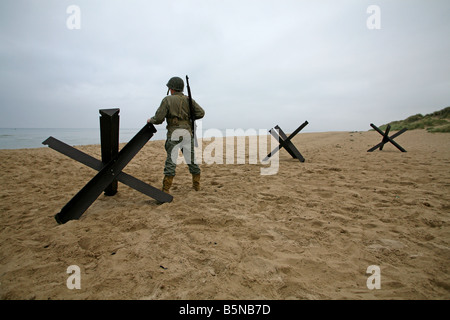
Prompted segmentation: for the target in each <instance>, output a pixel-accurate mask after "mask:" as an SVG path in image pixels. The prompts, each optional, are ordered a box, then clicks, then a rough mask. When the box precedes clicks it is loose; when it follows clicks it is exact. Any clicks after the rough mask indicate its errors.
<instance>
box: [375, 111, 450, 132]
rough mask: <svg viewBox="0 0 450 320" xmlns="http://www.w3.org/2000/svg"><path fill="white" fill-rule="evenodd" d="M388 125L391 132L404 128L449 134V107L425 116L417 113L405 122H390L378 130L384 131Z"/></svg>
mask: <svg viewBox="0 0 450 320" xmlns="http://www.w3.org/2000/svg"><path fill="white" fill-rule="evenodd" d="M388 125H390V126H391V130H392V131H398V130H401V129H403V128H406V129H408V130H414V129H426V130H427V131H428V132H450V107H447V108H444V109H442V110H439V111H435V112H433V113H430V114H427V115H425V116H424V115H422V114H420V113H419V114H416V115H413V116H410V117H408V118H406V119H405V120H398V121H392V122H390V123H387V124H384V125H382V126H380V129H381V130H383V131H384V130H386V127H387V126H388Z"/></svg>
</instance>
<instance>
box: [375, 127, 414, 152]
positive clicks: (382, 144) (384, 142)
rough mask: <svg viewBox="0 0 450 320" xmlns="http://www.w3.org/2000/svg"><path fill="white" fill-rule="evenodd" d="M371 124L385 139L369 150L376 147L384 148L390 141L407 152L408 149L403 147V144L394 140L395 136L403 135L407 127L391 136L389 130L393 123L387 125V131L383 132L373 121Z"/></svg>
mask: <svg viewBox="0 0 450 320" xmlns="http://www.w3.org/2000/svg"><path fill="white" fill-rule="evenodd" d="M370 126H371V127H372V128H373V129H375V131H377V132H378V133H379V134H381V135H382V136H383V140H381V142H380V143H379V144H377V145H376V146H374V147H372V148H370V149H369V150H367V152H372V151H374V150H376V149H380V150H383V147H384V145H385V144H386V143H388V142H390V143H392V144H393V145H394V146H395V147H396V148H397V149H398V150H400V151H401V152H406V150H405V149H403V147H402V146H401V145H399V144H398V143H397V142H395V141H394V138H396V137H398V136H399V135H401V134H402V133H403V132H405V131H406V130H407V129H406V128H403V129H402V130H400V131H398V132H397V133H395V134H393V135H392V136H390V137H389V131H390V130H391V125H389V124H388V125H387V127H386V131H385V132H383V131H382V130H381V129H380V128H378V127H377V126H376V125H374V124H373V123H371V124H370Z"/></svg>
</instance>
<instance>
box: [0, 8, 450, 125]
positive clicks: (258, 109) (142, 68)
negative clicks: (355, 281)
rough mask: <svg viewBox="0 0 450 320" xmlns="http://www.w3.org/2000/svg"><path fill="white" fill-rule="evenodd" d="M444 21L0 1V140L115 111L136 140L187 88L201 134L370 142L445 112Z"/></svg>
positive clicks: (449, 75) (420, 16)
mask: <svg viewBox="0 0 450 320" xmlns="http://www.w3.org/2000/svg"><path fill="white" fill-rule="evenodd" d="M70 5H76V6H78V8H79V9H80V16H79V17H80V19H79V22H80V24H79V27H80V29H69V28H68V26H67V22H68V21H69V22H72V24H71V25H74V24H73V23H74V22H75V21H77V20H74V17H75V16H74V15H73V14H74V13H75V12H73V11H71V12H70V13H67V9H68V7H69V6H70ZM370 5H377V6H378V8H379V9H380V11H379V18H380V19H379V22H380V24H379V27H380V29H369V28H368V26H367V20H369V22H372V25H373V22H376V21H377V20H374V19H375V18H376V17H377V16H375V15H374V14H376V12H374V11H371V12H369V13H368V12H367V9H368V7H369V6H370ZM449 17H450V1H448V0H387V1H381V0H370V1H366V0H329V1H325V0H303V1H302V0H220V1H219V0H172V1H168V0H164V1H163V0H161V1H148V0H142V1H137V0H123V1H119V0H116V1H114V0H89V1H88V0H70V1H65V0H53V1H52V0H35V1H30V0H28V1H24V0H2V1H1V2H0V26H1V28H0V39H1V47H0V48H1V49H0V81H1V84H0V127H7V128H11V127H18V128H19V127H20V128H96V127H98V126H99V121H98V117H99V112H98V110H99V109H106V108H120V110H121V111H120V121H121V126H122V127H124V128H141V127H142V126H143V125H144V124H145V121H146V120H147V118H149V117H151V116H153V115H154V113H155V111H156V109H157V108H158V106H159V104H160V102H161V100H162V99H163V98H164V96H165V94H166V92H167V88H166V83H167V81H168V80H169V78H170V77H172V76H179V77H182V78H184V77H185V76H186V75H189V79H190V85H191V90H192V94H193V98H194V99H195V100H196V101H197V102H198V103H199V104H200V105H201V106H202V107H203V108H204V109H205V111H206V116H205V118H204V120H203V129H206V128H221V129H226V128H243V129H249V128H254V129H264V128H266V129H270V128H272V127H274V126H275V125H277V124H278V125H280V126H281V128H283V129H284V130H285V131H292V130H294V129H295V128H297V127H298V126H299V125H300V124H302V123H303V122H304V121H305V120H308V122H309V123H310V124H309V125H308V126H307V128H305V131H335V130H343V131H351V130H369V129H370V126H369V124H370V123H372V122H373V123H375V124H377V125H382V124H384V123H387V122H390V121H392V120H400V119H404V118H406V117H408V116H410V115H412V114H416V113H422V114H426V113H430V112H433V111H436V110H440V109H442V108H444V107H447V106H449V105H450V58H449V57H450V19H449ZM69 24H70V23H69ZM185 93H186V91H185ZM160 128H163V127H160Z"/></svg>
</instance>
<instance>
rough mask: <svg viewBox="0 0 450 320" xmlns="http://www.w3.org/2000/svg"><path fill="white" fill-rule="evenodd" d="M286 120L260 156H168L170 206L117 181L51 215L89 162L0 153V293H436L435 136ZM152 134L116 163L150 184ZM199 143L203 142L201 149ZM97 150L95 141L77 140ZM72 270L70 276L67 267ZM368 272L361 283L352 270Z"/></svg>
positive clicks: (449, 186)
mask: <svg viewBox="0 0 450 320" xmlns="http://www.w3.org/2000/svg"><path fill="white" fill-rule="evenodd" d="M380 139H381V137H380V135H379V134H378V133H376V132H373V131H372V132H352V133H350V132H327V133H301V134H299V135H297V136H296V137H295V138H294V140H293V142H294V144H295V145H296V146H297V147H298V149H299V150H300V152H301V153H302V154H303V156H304V157H305V158H306V162H304V163H300V162H299V161H297V160H295V159H292V158H291V157H290V156H289V154H288V153H287V152H286V151H285V150H281V151H280V153H279V155H280V159H279V171H278V173H277V174H276V175H267V176H262V175H261V174H260V169H261V167H264V165H262V164H248V162H247V163H246V164H234V165H233V164H209V165H208V164H202V165H201V168H202V170H203V173H202V190H201V191H199V192H196V191H194V190H193V189H192V188H191V177H190V175H189V173H188V170H187V166H185V165H180V166H179V167H178V171H177V176H176V177H175V180H174V186H173V188H172V192H171V193H172V195H173V196H174V200H173V202H172V203H170V204H163V205H158V204H157V203H156V202H155V201H154V200H153V199H151V198H148V197H146V196H145V195H142V194H140V193H139V192H137V191H135V190H133V189H131V188H129V187H127V186H125V185H123V184H120V183H119V192H118V194H117V195H115V196H114V197H106V196H104V195H101V196H100V197H99V198H98V199H97V200H96V201H95V202H94V203H93V205H92V206H91V207H89V209H88V210H87V211H86V212H85V213H84V214H83V216H82V217H81V218H80V219H79V220H75V221H69V222H68V223H66V224H63V225H58V224H57V223H56V221H55V220H54V218H53V216H54V215H55V214H56V213H57V212H59V210H60V209H61V208H62V207H63V206H64V205H65V204H66V203H67V202H68V201H69V200H70V199H71V198H72V197H73V196H74V195H75V194H76V193H77V192H78V190H79V189H80V188H82V187H83V186H84V185H85V184H86V183H87V182H88V181H89V180H90V179H91V178H92V177H93V176H94V175H95V171H94V170H92V169H89V168H87V167H85V166H84V165H82V164H79V163H78V162H76V161H74V160H71V159H69V158H67V157H65V156H64V155H61V154H59V153H58V152H56V151H53V150H51V149H49V148H39V149H27V150H0V166H1V168H0V169H1V178H0V179H1V181H0V182H1V183H0V184H1V186H2V187H1V190H0V213H1V216H0V228H1V242H0V248H1V250H0V297H1V298H2V299H449V298H450V272H449V267H448V266H449V262H450V224H449V222H450V221H449V218H450V170H449V168H450V135H449V134H445V133H443V134H442V133H441V134H432V133H427V132H426V131H424V130H417V131H407V132H406V133H404V134H403V135H401V136H399V137H398V138H397V139H396V141H397V142H398V143H400V144H401V145H402V146H403V147H404V148H405V149H406V150H407V151H408V152H407V153H401V152H400V151H398V150H397V149H395V148H394V147H393V146H392V145H386V146H385V149H384V150H383V151H381V152H380V151H374V152H373V153H368V152H366V151H367V149H369V148H370V147H372V146H373V145H375V144H377V143H378V142H379V141H380ZM163 145H164V142H163V141H150V142H148V143H147V144H146V145H145V147H144V148H143V149H142V150H141V152H140V153H138V155H137V156H136V157H135V158H134V159H133V160H132V161H131V162H130V164H129V165H128V166H127V167H126V168H125V170H124V171H125V172H127V173H128V174H131V175H133V176H135V177H137V178H139V179H141V180H143V181H145V182H147V183H149V184H152V185H153V186H155V187H158V188H159V187H160V186H161V182H162V169H163V165H164V160H165V152H164V149H163ZM207 145H208V143H207V142H205V143H204V145H203V147H204V148H205V147H206V146H207ZM77 148H79V149H81V150H83V151H84V152H86V153H89V154H91V155H93V156H95V157H96V158H100V147H99V146H97V145H94V146H82V147H77ZM70 265H77V266H79V267H80V269H81V289H79V290H78V289H73V290H69V289H68V288H67V286H66V280H67V279H68V277H69V274H68V273H67V272H66V270H67V268H68V267H69V266H70ZM370 265H377V266H379V267H380V271H381V289H378V290H377V289H374V290H369V289H368V287H367V285H366V281H367V279H368V277H369V276H370V275H369V274H366V270H367V267H368V266H370Z"/></svg>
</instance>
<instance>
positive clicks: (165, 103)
mask: <svg viewBox="0 0 450 320" xmlns="http://www.w3.org/2000/svg"><path fill="white" fill-rule="evenodd" d="M172 79H173V78H172ZM172 79H171V80H172ZM177 79H179V80H180V81H181V83H183V80H182V79H181V78H177ZM171 80H169V83H168V84H167V86H168V87H169V88H172V87H171V86H170V83H171V82H170V81H171ZM183 88H184V83H183V86H182V87H181V84H180V87H178V88H177V89H181V90H178V91H175V92H173V94H172V95H170V96H167V97H165V98H164V99H163V100H162V101H161V105H160V106H159V108H158V110H156V113H155V116H153V117H152V118H150V120H149V122H150V123H152V124H161V123H163V122H164V120H166V121H167V139H166V144H165V149H166V152H167V158H166V162H165V166H164V175H165V176H166V177H172V178H173V176H175V171H176V164H175V163H174V162H173V161H172V156H171V155H172V151H173V149H174V148H175V147H176V146H177V145H179V144H180V143H181V142H182V140H183V138H182V137H181V138H180V139H178V140H175V141H173V140H172V139H171V138H172V134H173V132H174V131H175V130H176V129H184V130H187V131H188V132H189V133H190V135H191V157H190V159H191V161H188V159H186V163H188V167H189V172H190V173H191V174H192V175H193V176H198V179H199V175H200V172H201V171H200V168H199V166H198V165H197V164H195V163H194V159H195V155H194V139H193V138H192V128H191V122H190V108H189V98H188V97H187V96H185V95H184V94H183V93H182V91H183V90H182V89H183ZM192 104H193V107H194V116H195V119H201V118H203V117H204V115H205V111H204V110H203V109H202V107H200V106H199V105H198V103H197V102H195V101H194V99H192ZM185 132H186V131H185ZM174 138H175V137H174ZM185 158H186V155H185ZM170 184H171V183H170ZM169 188H170V187H169ZM163 190H164V188H163ZM167 191H168V189H167Z"/></svg>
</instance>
